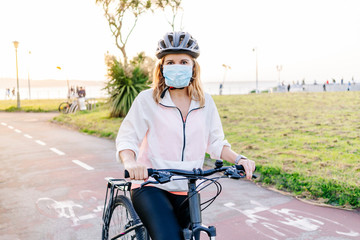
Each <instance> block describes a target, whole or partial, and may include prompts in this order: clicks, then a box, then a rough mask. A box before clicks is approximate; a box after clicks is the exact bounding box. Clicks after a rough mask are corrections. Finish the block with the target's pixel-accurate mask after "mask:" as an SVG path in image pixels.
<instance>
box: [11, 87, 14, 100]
mask: <svg viewBox="0 0 360 240" xmlns="http://www.w3.org/2000/svg"><path fill="white" fill-rule="evenodd" d="M11 93H12V98H15V87H14V88H13V89H12V90H11Z"/></svg>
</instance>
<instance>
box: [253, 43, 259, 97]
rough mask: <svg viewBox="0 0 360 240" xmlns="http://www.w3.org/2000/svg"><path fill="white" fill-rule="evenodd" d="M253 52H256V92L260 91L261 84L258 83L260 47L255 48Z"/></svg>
mask: <svg viewBox="0 0 360 240" xmlns="http://www.w3.org/2000/svg"><path fill="white" fill-rule="evenodd" d="M253 52H255V54H256V93H259V85H258V49H257V47H254V48H253Z"/></svg>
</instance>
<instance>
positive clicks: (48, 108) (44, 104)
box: [0, 99, 66, 112]
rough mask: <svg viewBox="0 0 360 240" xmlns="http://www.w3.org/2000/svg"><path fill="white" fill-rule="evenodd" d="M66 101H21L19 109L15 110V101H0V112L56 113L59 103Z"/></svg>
mask: <svg viewBox="0 0 360 240" xmlns="http://www.w3.org/2000/svg"><path fill="white" fill-rule="evenodd" d="M65 101H66V99H45V100H43V99H40V100H21V101H20V109H18V108H17V101H16V99H15V100H1V101H0V111H7V112H16V111H25V112H56V111H58V107H59V105H60V103H62V102H65Z"/></svg>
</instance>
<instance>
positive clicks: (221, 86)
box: [219, 64, 231, 95]
mask: <svg viewBox="0 0 360 240" xmlns="http://www.w3.org/2000/svg"><path fill="white" fill-rule="evenodd" d="M222 66H223V67H224V68H225V71H224V78H223V81H222V83H221V84H220V92H219V94H220V95H221V94H222V89H223V87H224V83H225V79H226V73H227V70H228V69H231V67H230V66H229V65H226V64H223V65H222Z"/></svg>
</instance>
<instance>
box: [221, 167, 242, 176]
mask: <svg viewBox="0 0 360 240" xmlns="http://www.w3.org/2000/svg"><path fill="white" fill-rule="evenodd" d="M241 172H242V173H243V171H241ZM224 175H225V176H227V177H229V178H233V179H240V178H244V177H245V174H240V171H239V170H237V169H236V168H235V166H233V167H230V168H228V169H226V171H225V172H224Z"/></svg>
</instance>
